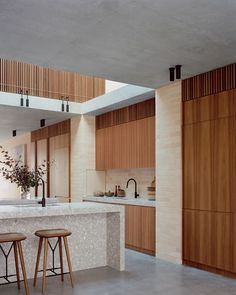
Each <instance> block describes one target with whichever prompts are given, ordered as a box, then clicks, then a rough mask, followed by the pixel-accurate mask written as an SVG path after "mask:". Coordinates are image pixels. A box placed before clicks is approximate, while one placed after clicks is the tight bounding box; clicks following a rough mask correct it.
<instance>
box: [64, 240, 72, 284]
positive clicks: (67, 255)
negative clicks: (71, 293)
mask: <svg viewBox="0 0 236 295" xmlns="http://www.w3.org/2000/svg"><path fill="white" fill-rule="evenodd" d="M63 240H64V245H65V250H66V257H67V263H68V268H69V272H70V281H71V286H72V288H74V280H73V274H72V266H71V260H70V252H69V247H68V242H67V237H63Z"/></svg>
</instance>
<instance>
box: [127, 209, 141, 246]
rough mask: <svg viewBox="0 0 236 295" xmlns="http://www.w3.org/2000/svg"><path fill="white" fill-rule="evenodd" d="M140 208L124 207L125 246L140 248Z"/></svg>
mask: <svg viewBox="0 0 236 295" xmlns="http://www.w3.org/2000/svg"><path fill="white" fill-rule="evenodd" d="M141 216H142V208H141V207H140V206H131V205H126V206H125V244H126V245H127V246H133V247H137V248H141V245H142V232H141V229H142V220H141Z"/></svg>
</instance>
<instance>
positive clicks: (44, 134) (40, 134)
mask: <svg viewBox="0 0 236 295" xmlns="http://www.w3.org/2000/svg"><path fill="white" fill-rule="evenodd" d="M66 133H70V119H68V120H65V121H62V122H59V123H57V124H54V125H51V126H47V127H43V128H40V129H37V130H34V131H32V132H31V141H32V142H34V141H38V140H41V139H46V138H50V137H53V136H57V135H62V134H66Z"/></svg>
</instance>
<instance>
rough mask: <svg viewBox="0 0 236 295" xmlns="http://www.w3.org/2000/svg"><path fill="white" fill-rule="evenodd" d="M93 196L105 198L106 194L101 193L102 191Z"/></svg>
mask: <svg viewBox="0 0 236 295" xmlns="http://www.w3.org/2000/svg"><path fill="white" fill-rule="evenodd" d="M93 195H94V197H104V193H103V192H100V191H97V192H94V194H93Z"/></svg>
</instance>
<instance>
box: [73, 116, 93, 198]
mask: <svg viewBox="0 0 236 295" xmlns="http://www.w3.org/2000/svg"><path fill="white" fill-rule="evenodd" d="M87 170H95V117H92V116H85V115H82V116H78V117H74V118H72V119H71V199H72V201H82V198H83V196H86V181H87V180H86V175H87Z"/></svg>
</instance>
